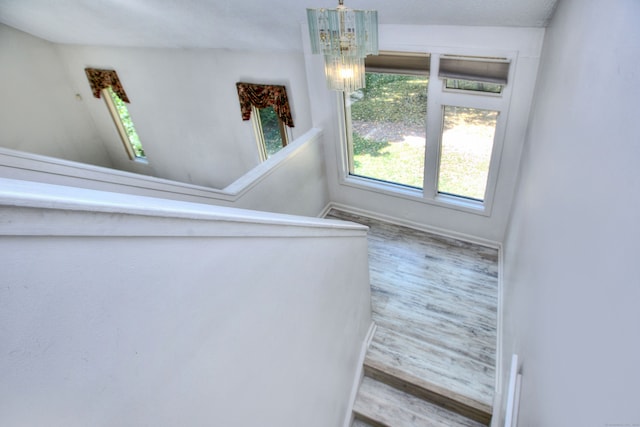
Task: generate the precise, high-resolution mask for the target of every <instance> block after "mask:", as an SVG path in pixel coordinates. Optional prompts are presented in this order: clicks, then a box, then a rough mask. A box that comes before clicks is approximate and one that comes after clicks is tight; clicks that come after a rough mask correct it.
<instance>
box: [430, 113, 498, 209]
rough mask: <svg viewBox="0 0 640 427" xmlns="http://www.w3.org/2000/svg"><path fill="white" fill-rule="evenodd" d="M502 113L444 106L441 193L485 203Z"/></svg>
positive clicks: (439, 185)
mask: <svg viewBox="0 0 640 427" xmlns="http://www.w3.org/2000/svg"><path fill="white" fill-rule="evenodd" d="M497 120H498V112H497V111H491V110H481V109H478V108H468V107H451V106H448V105H445V106H444V113H443V126H442V140H441V143H440V167H439V168H438V172H439V173H438V193H441V194H448V195H452V196H460V197H466V198H469V199H473V200H478V201H483V200H484V195H485V192H486V187H487V178H488V176H489V163H490V162H491V152H492V150H493V139H494V136H495V131H496V123H497Z"/></svg>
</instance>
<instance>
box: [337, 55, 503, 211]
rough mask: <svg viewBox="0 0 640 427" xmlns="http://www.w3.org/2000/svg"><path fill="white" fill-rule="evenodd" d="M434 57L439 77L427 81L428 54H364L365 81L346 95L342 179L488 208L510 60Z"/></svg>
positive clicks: (436, 200)
mask: <svg viewBox="0 0 640 427" xmlns="http://www.w3.org/2000/svg"><path fill="white" fill-rule="evenodd" d="M437 58H438V60H439V61H437V62H436V63H437V64H438V66H437V67H438V73H437V79H440V80H442V83H441V84H433V83H434V82H433V81H431V82H430V81H429V80H430V77H429V72H430V71H431V70H430V68H431V57H430V55H429V54H425V53H422V54H417V53H398V52H381V53H380V55H378V56H369V57H367V58H366V60H365V68H366V88H365V89H361V90H358V91H356V92H354V93H352V94H345V96H344V111H345V130H346V144H345V146H346V151H347V156H346V158H347V162H346V163H345V166H346V167H347V168H348V175H347V178H346V182H347V183H349V184H352V185H364V186H369V185H373V186H375V187H376V188H378V189H384V190H385V191H391V192H398V193H399V194H405V195H407V194H408V195H409V196H411V197H421V198H422V199H423V200H425V201H426V202H428V203H435V204H441V205H447V206H455V207H457V208H462V209H468V210H471V211H481V212H486V211H487V210H488V209H487V207H488V206H490V204H491V201H492V200H493V188H494V187H495V182H496V180H497V169H498V162H499V156H500V152H501V147H502V137H503V134H504V122H505V120H506V113H507V111H508V104H509V99H508V92H509V91H507V90H506V88H507V77H508V74H509V67H510V62H509V60H508V59H506V58H497V57H477V56H459V55H445V54H440V55H438V57H437ZM437 79H436V81H437ZM431 80H434V79H433V78H431ZM429 99H431V102H428V100H429ZM427 105H428V106H429V108H430V111H429V113H428V114H429V117H430V118H428V116H427ZM427 123H429V128H427Z"/></svg>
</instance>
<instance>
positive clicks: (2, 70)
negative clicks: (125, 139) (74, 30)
mask: <svg viewBox="0 0 640 427" xmlns="http://www.w3.org/2000/svg"><path fill="white" fill-rule="evenodd" d="M76 93H78V89H77V87H76V86H75V85H74V84H73V82H71V81H70V79H69V77H68V76H67V71H66V67H65V66H64V64H63V63H62V61H61V60H60V57H59V56H58V55H57V53H56V51H55V46H54V45H53V44H52V43H49V42H46V41H44V40H42V39H39V38H36V37H33V36H31V35H29V34H26V33H23V32H21V31H18V30H15V29H13V28H11V27H8V26H6V25H4V24H0V98H1V99H2V102H0V146H2V147H6V148H11V149H14V150H22V151H27V152H31V153H38V154H43V155H47V156H52V157H58V158H63V159H68V160H73V161H77V162H83V163H90V164H95V165H100V166H106V167H111V160H110V158H109V156H108V155H107V152H106V150H105V148H104V145H103V141H102V137H101V136H100V134H99V133H98V131H97V129H96V127H95V125H94V123H93V120H92V118H91V116H90V115H89V114H88V112H87V111H86V109H85V108H84V106H83V103H82V102H81V101H78V100H77V99H76V97H75V95H76Z"/></svg>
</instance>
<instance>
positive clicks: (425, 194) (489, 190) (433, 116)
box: [336, 46, 516, 216]
mask: <svg viewBox="0 0 640 427" xmlns="http://www.w3.org/2000/svg"><path fill="white" fill-rule="evenodd" d="M415 50H416V49H415V46H412V47H411V51H414V52H415ZM396 51H398V52H402V50H400V49H398V50H396ZM424 51H425V52H426V53H428V54H429V55H430V56H431V64H430V73H429V85H428V88H427V134H426V148H425V162H424V167H425V170H424V182H423V186H422V190H420V189H416V188H413V187H408V186H404V185H402V184H394V183H388V182H383V181H377V180H375V179H370V178H365V177H361V176H357V175H352V174H351V172H350V171H351V170H353V169H352V162H353V156H352V155H351V153H352V141H351V139H352V138H351V125H350V122H351V113H350V111H349V109H348V106H347V104H346V102H345V100H346V98H347V97H348V94H347V95H345V94H342V93H339V94H338V96H336V103H337V108H338V115H339V117H340V118H341V119H340V120H339V126H338V131H339V136H340V145H341V149H340V150H338V151H339V154H338V156H339V158H338V161H339V164H340V165H341V170H340V171H339V182H340V184H342V185H347V186H351V187H355V188H358V189H362V190H369V191H375V192H379V193H382V194H386V195H390V196H394V197H400V198H405V199H409V200H417V201H420V202H423V203H427V204H432V205H436V206H441V207H446V208H451V209H455V210H460V211H464V212H469V213H474V214H478V215H483V216H490V215H491V211H492V207H493V201H494V197H495V189H496V186H497V179H498V176H499V170H500V159H501V157H502V151H503V146H504V139H505V134H506V124H507V123H508V116H509V105H510V99H511V92H512V89H513V84H512V83H511V79H512V76H513V75H514V72H515V71H514V70H515V58H516V55H515V54H514V53H513V52H491V53H488V52H486V51H484V52H469V51H466V50H461V49H451V48H429V47H425V48H424ZM451 54H453V55H462V56H486V57H496V56H497V57H502V58H507V60H509V61H510V62H511V65H510V68H509V81H508V83H507V84H505V85H504V87H503V90H502V93H500V94H496V93H484V92H474V91H464V90H451V89H446V88H445V81H444V78H441V77H439V76H438V70H439V67H440V62H439V61H440V57H441V56H443V55H451ZM437 80H440V82H438V81H437ZM445 105H449V106H455V107H468V108H478V109H486V110H494V111H498V118H497V121H496V128H495V135H494V142H493V148H492V152H491V160H490V163H489V172H488V176H487V184H486V190H485V197H484V200H483V201H478V200H473V199H469V198H465V197H462V196H456V195H450V194H445V193H438V181H437V180H438V176H439V165H440V154H441V143H442V131H443V121H444V106H445Z"/></svg>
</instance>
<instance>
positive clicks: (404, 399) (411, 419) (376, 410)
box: [353, 377, 483, 427]
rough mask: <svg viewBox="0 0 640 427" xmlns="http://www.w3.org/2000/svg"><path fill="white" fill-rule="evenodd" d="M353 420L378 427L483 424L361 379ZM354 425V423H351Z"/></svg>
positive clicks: (376, 382)
mask: <svg viewBox="0 0 640 427" xmlns="http://www.w3.org/2000/svg"><path fill="white" fill-rule="evenodd" d="M353 413H354V416H355V417H356V419H359V420H364V421H366V422H368V423H370V424H364V426H368V425H372V426H382V427H481V426H483V424H481V423H479V422H477V421H474V420H471V419H469V418H466V417H464V416H462V415H460V414H458V413H456V412H453V411H449V410H447V409H444V408H443V407H441V406H439V405H436V404H433V403H430V402H427V401H425V400H422V399H420V398H419V397H416V396H414V395H412V394H409V393H405V392H402V391H400V390H398V389H396V388H394V387H391V386H389V385H387V384H384V383H382V382H380V381H376V380H374V379H373V378H369V377H364V379H363V380H362V384H361V385H360V389H359V391H358V396H357V398H356V402H355V404H354V407H353ZM354 425H355V424H354Z"/></svg>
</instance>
